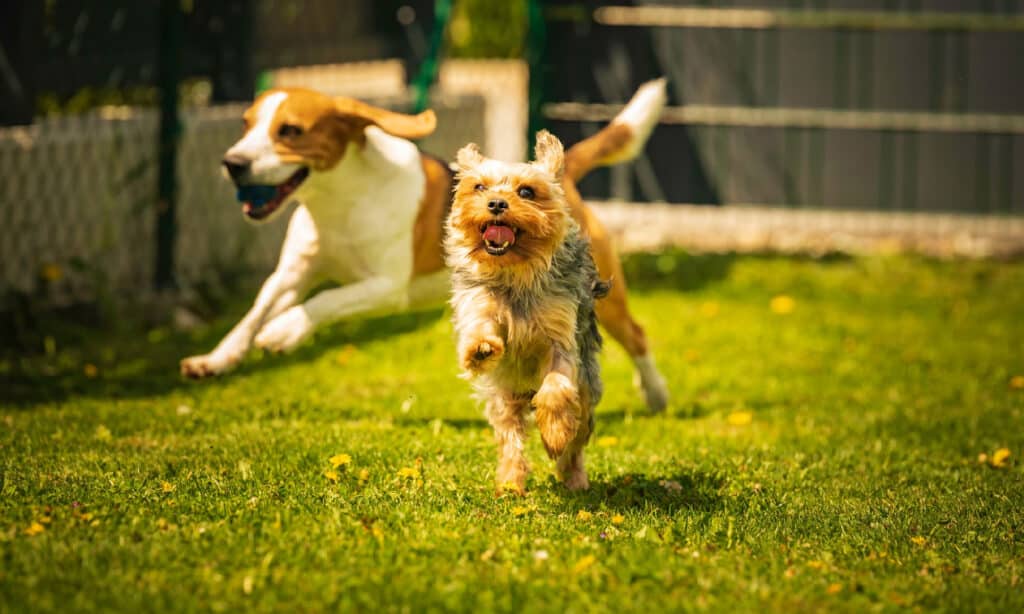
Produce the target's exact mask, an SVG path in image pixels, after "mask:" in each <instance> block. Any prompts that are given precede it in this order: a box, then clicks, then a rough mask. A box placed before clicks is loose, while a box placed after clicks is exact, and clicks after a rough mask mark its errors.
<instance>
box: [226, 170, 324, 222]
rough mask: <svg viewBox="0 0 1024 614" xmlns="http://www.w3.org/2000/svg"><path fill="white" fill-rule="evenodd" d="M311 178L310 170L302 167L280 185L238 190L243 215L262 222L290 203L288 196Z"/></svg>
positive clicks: (247, 186)
mask: <svg viewBox="0 0 1024 614" xmlns="http://www.w3.org/2000/svg"><path fill="white" fill-rule="evenodd" d="M308 176H309V169H308V168H306V167H302V168H300V169H299V170H297V171H295V172H294V173H292V176H291V177H289V178H288V179H286V180H285V182H284V183H281V184H279V185H246V186H241V187H240V188H238V200H239V202H241V203H242V213H244V214H246V215H247V216H249V218H251V219H254V220H262V219H264V218H265V217H267V216H268V215H270V214H271V213H273V212H274V211H277V209H278V207H280V206H281V205H282V204H284V203H286V202H288V196H289V195H291V193H292V192H294V191H295V190H297V189H298V187H299V186H300V185H302V182H303V181H305V180H306V177H308Z"/></svg>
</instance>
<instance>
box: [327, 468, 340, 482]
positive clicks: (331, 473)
mask: <svg viewBox="0 0 1024 614" xmlns="http://www.w3.org/2000/svg"><path fill="white" fill-rule="evenodd" d="M324 477H325V478H327V479H328V480H330V481H331V482H337V481H338V478H340V477H341V476H339V475H338V472H337V471H335V470H334V469H326V470H324Z"/></svg>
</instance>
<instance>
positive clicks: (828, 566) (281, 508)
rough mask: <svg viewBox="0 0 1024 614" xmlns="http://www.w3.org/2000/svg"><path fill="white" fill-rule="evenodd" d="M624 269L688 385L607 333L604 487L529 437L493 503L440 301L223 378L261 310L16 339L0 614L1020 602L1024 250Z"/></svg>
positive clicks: (479, 431) (1, 511) (0, 440)
mask: <svg viewBox="0 0 1024 614" xmlns="http://www.w3.org/2000/svg"><path fill="white" fill-rule="evenodd" d="M627 264H628V269H629V272H630V275H631V279H632V280H633V286H634V288H633V290H634V291H633V299H632V304H633V306H634V309H635V311H636V313H637V315H638V318H639V319H640V320H641V321H642V322H643V323H644V324H645V325H646V326H647V328H648V331H649V333H650V336H651V337H652V339H653V344H654V349H655V352H656V354H657V356H658V358H659V362H660V365H661V367H662V368H663V370H664V372H665V375H666V376H667V378H668V380H669V383H670V387H671V389H672V392H673V394H674V400H673V404H672V406H671V408H670V410H669V412H668V413H667V414H666V415H661V416H656V417H650V416H648V415H646V414H645V412H644V410H643V409H642V407H641V403H640V401H639V396H638V395H637V394H636V393H635V391H634V390H633V389H632V386H631V381H630V380H631V374H630V365H629V361H628V359H627V357H626V355H625V353H624V352H623V351H622V350H621V349H620V348H619V347H618V346H616V345H614V344H612V343H609V344H608V346H607V349H606V352H605V353H604V357H603V364H604V376H605V382H606V390H607V392H606V396H605V400H604V401H603V402H602V404H601V405H600V407H599V408H598V416H597V433H596V435H595V437H594V439H593V440H592V443H591V446H590V448H589V452H588V454H589V457H588V465H589V469H590V474H591V482H592V487H591V489H590V491H589V492H586V493H584V494H572V493H569V492H567V491H565V490H564V489H563V488H562V487H560V486H559V485H558V484H557V483H555V482H554V481H553V480H552V478H551V468H552V464H551V463H550V462H549V461H548V460H547V459H546V458H545V457H544V454H543V450H542V448H541V444H540V440H539V437H538V436H537V435H536V433H535V432H534V433H533V435H532V439H531V442H530V447H529V455H530V458H531V460H532V465H533V468H534V473H533V475H532V477H531V480H530V483H529V494H528V496H526V497H524V498H517V497H507V498H496V497H495V496H494V490H493V483H492V479H493V478H492V474H493V470H494V466H495V452H494V448H493V443H492V439H491V435H490V431H489V429H488V427H487V424H486V422H485V421H484V420H483V418H482V413H481V411H480V410H479V409H478V408H477V407H476V406H475V405H474V403H473V402H472V401H471V399H470V397H469V387H468V385H467V384H466V383H465V382H464V381H462V380H460V379H458V378H457V376H456V367H455V358H454V349H453V343H452V333H451V326H450V324H449V321H448V318H447V315H446V314H444V313H442V312H440V311H436V312H432V313H425V314H416V315H405V316H399V317H394V318H388V319H377V320H371V321H366V322H356V323H343V324H340V325H337V326H335V327H333V328H331V329H330V330H329V331H326V332H324V333H321V334H320V336H318V337H317V339H316V341H315V342H314V343H311V344H308V345H306V346H304V347H303V348H302V349H300V350H299V351H298V352H297V353H296V354H293V355H291V356H287V357H259V356H256V357H253V358H252V359H250V360H249V361H247V362H246V364H245V365H244V366H243V367H242V368H241V369H239V370H238V371H237V372H236V373H234V374H232V375H231V376H228V377H225V378H222V379H217V380H212V381H203V382H186V381H182V380H180V379H179V378H178V377H177V374H176V363H177V360H178V359H179V358H180V357H182V356H184V355H186V354H188V353H194V352H197V351H205V350H207V349H209V348H210V347H212V344H213V343H214V341H215V340H216V339H217V338H218V337H219V336H220V335H221V334H223V332H224V331H225V330H226V329H227V327H228V326H229V325H230V324H231V322H232V321H233V320H235V319H237V317H238V316H239V315H240V309H232V310H231V313H230V314H227V315H225V316H224V317H223V318H221V319H218V320H217V321H216V322H215V323H214V324H212V325H211V326H210V327H208V328H206V329H203V330H201V331H197V332H195V333H194V334H181V333H174V332H171V331H168V330H163V329H157V330H153V331H149V332H148V333H146V332H144V333H142V334H130V331H128V332H125V333H117V334H111V333H107V334H101V333H96V332H87V331H77V332H76V331H74V330H71V329H68V330H63V329H62V332H61V333H59V334H57V335H55V337H54V338H53V339H52V340H51V342H50V343H49V344H48V345H49V350H50V351H49V353H46V354H39V355H35V356H17V355H13V354H9V355H8V356H7V357H6V358H5V359H4V360H3V361H2V362H0V395H2V396H0V399H2V400H3V401H2V406H0V610H3V611H50V610H60V611H82V610H86V611H93V610H122V611H125V610H131V611H135V610H146V611H188V610H206V609H213V610H218V611H221V610H226V611H240V610H243V609H245V610H250V609H251V610H261V611H262V610H279V611H318V610H326V609H346V610H347V609H360V610H364V611H377V610H413V611H419V610H476V611H489V610H525V609H529V610H531V611H535V610H543V611H576V612H584V611H592V610H613V611H644V612H658V611H664V610H700V609H710V610H737V609H738V610H746V611H750V610H768V611H786V612H792V611H806V610H815V609H817V610H824V609H829V610H833V609H835V610H847V611H864V610H875V609H877V610H897V609H904V608H907V609H918V608H920V609H927V610H931V609H940V610H950V611H964V610H983V611H998V612H1020V611H1024V463H1022V462H1021V457H1022V456H1024V429H1022V426H1024V415H1022V413H1024V378H1021V377H1019V376H1021V375H1024V263H1010V264H1007V263H1002V264H999V263H984V262H954V263H938V262H933V261H926V260H920V259H915V258H904V257H873V258H856V259H847V258H833V259H826V260H808V259H793V258H773V257H739V256H737V257H732V256H713V257H712V256H706V257H694V256H686V255H684V254H662V255H655V256H635V257H632V258H631V259H629V261H628V263H627ZM780 297H788V299H787V298H780ZM773 299H774V300H773ZM1015 376H1017V377H1016V378H1015ZM1001 448H1006V449H1008V450H1009V451H1010V452H1011V456H1009V458H1004V454H1003V453H999V454H996V451H997V450H999V449H1001ZM982 454H984V455H986V457H983V458H979V455H982ZM336 455H347V456H344V457H340V458H338V457H336ZM332 457H334V458H335V463H338V464H340V465H339V466H338V467H334V466H333V465H334V464H335V463H332V460H331V459H332ZM346 461H347V462H346Z"/></svg>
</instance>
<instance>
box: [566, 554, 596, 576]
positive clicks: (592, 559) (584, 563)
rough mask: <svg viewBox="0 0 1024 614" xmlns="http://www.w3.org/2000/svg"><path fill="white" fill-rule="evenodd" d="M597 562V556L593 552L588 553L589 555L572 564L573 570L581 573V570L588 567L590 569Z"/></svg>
mask: <svg viewBox="0 0 1024 614" xmlns="http://www.w3.org/2000/svg"><path fill="white" fill-rule="evenodd" d="M596 562H597V557H596V556H594V555H593V554H588V555H587V556H585V557H583V558H582V559H580V560H578V561H576V564H575V565H573V566H572V572H573V573H580V572H583V571H586V570H587V569H590V568H591V567H592V566H593V565H594V563H596Z"/></svg>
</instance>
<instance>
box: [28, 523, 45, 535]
mask: <svg viewBox="0 0 1024 614" xmlns="http://www.w3.org/2000/svg"><path fill="white" fill-rule="evenodd" d="M45 530H46V527H44V526H43V525H41V524H39V523H38V522H33V523H32V524H30V525H28V527H27V528H26V529H25V535H28V536H29V537H32V536H35V535H39V534H40V533H42V532H43V531H45Z"/></svg>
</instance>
